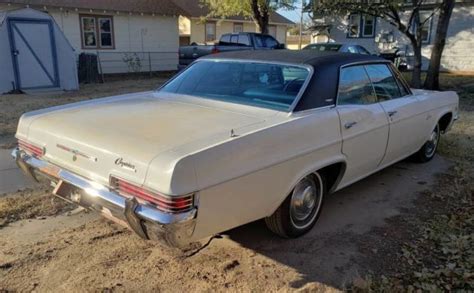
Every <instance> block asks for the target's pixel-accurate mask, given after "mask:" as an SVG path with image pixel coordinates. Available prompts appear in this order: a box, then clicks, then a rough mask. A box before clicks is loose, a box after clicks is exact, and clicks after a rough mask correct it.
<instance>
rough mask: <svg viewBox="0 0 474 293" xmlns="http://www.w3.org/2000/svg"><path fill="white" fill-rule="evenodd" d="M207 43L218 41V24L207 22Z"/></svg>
mask: <svg viewBox="0 0 474 293" xmlns="http://www.w3.org/2000/svg"><path fill="white" fill-rule="evenodd" d="M205 30H206V31H205V34H206V42H213V41H215V40H216V23H215V22H206V27H205Z"/></svg>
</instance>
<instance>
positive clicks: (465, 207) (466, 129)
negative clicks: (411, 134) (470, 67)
mask: <svg viewBox="0 0 474 293" xmlns="http://www.w3.org/2000/svg"><path fill="white" fill-rule="evenodd" d="M441 83H442V87H443V90H454V91H456V92H457V93H458V94H459V97H460V117H461V119H460V120H459V121H458V122H457V123H456V124H455V125H454V127H453V128H452V130H451V131H450V132H448V133H447V134H446V135H445V136H443V138H442V140H441V144H440V148H439V153H440V154H442V155H443V156H445V157H447V158H449V159H450V160H452V161H453V162H454V163H455V166H454V167H453V168H452V169H451V171H450V173H449V174H441V175H440V178H439V181H438V183H437V185H436V186H435V187H434V188H432V189H431V190H427V191H426V192H425V193H423V194H421V195H420V198H419V200H418V202H417V203H416V206H415V208H414V209H412V210H410V211H409V212H410V213H415V214H416V216H415V217H410V220H409V221H405V222H404V221H403V220H401V221H397V223H396V225H402V226H403V228H404V229H407V230H408V232H407V235H410V236H408V237H407V239H406V241H405V243H404V244H403V245H402V246H401V247H399V253H398V256H399V257H398V258H397V259H394V260H393V261H394V262H396V263H397V264H398V270H397V271H395V272H385V273H378V274H376V273H369V274H368V275H366V276H365V277H362V278H358V279H357V280H356V281H355V282H354V283H353V284H352V285H351V287H349V288H348V290H349V291H355V292H405V291H408V292H415V291H417V292H418V291H420V292H421V291H427V292H443V291H466V292H472V291H473V290H474V77H473V76H456V75H453V74H443V75H442V79H441Z"/></svg>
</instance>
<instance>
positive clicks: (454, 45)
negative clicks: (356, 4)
mask: <svg viewBox="0 0 474 293" xmlns="http://www.w3.org/2000/svg"><path fill="white" fill-rule="evenodd" d="M407 18H408V13H406V14H403V15H402V19H403V20H404V21H406V20H407ZM319 21H320V22H324V23H326V24H331V25H332V28H331V30H330V39H332V40H334V41H335V42H341V43H354V44H359V45H362V46H364V47H365V48H366V49H368V50H369V51H371V52H373V53H378V52H380V51H382V50H384V49H390V48H393V47H398V48H400V49H401V50H403V51H407V52H412V49H411V45H410V42H409V40H408V39H407V38H406V37H405V36H404V35H403V34H402V33H400V32H399V31H398V30H397V29H396V28H395V27H393V26H392V25H390V24H389V23H387V22H386V21H384V20H382V19H380V18H378V19H377V22H376V31H375V36H380V35H381V34H384V33H391V34H392V35H393V36H394V42H392V43H385V44H383V43H377V42H376V39H377V38H376V37H374V38H348V37H347V25H348V20H347V17H342V16H341V17H326V18H324V19H321V20H319ZM437 22H438V16H435V17H434V18H433V20H432V24H431V31H430V42H429V43H428V44H425V45H423V48H422V56H423V64H422V69H423V70H426V69H427V68H428V65H429V60H430V57H431V51H432V48H433V45H432V44H433V42H434V38H435V34H436V26H437ZM473 23H474V6H471V5H461V4H457V5H456V7H455V8H454V10H453V14H452V16H451V22H450V25H449V29H448V35H447V38H446V46H445V48H444V51H443V57H442V59H441V69H442V70H443V71H456V72H474V55H473V54H472V52H471V51H472V48H474V26H473ZM407 59H408V61H409V63H413V57H408V58H407Z"/></svg>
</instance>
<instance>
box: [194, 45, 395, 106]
mask: <svg viewBox="0 0 474 293" xmlns="http://www.w3.org/2000/svg"><path fill="white" fill-rule="evenodd" d="M201 59H210V60H214V59H230V60H248V61H259V62H262V61H263V62H269V63H273V62H275V63H289V64H294V65H310V66H311V67H312V68H313V71H314V73H313V76H312V78H311V81H310V83H309V85H308V87H307V88H306V90H305V92H304V93H303V96H302V97H301V99H300V101H299V102H298V104H297V105H296V108H295V109H294V111H302V110H308V109H313V108H319V107H323V106H329V105H334V104H335V103H336V95H337V88H338V80H339V69H340V68H341V66H345V65H349V64H352V63H389V61H387V60H385V59H382V58H380V57H377V56H370V55H360V54H352V53H339V52H315V51H311V50H298V51H296V50H255V51H234V52H226V53H220V54H214V55H207V56H205V57H203V58H201Z"/></svg>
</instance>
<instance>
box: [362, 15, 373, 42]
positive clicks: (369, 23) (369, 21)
mask: <svg viewBox="0 0 474 293" xmlns="http://www.w3.org/2000/svg"><path fill="white" fill-rule="evenodd" d="M362 36H363V37H365V38H368V37H373V36H375V17H373V16H372V15H364V16H363V17H362Z"/></svg>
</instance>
